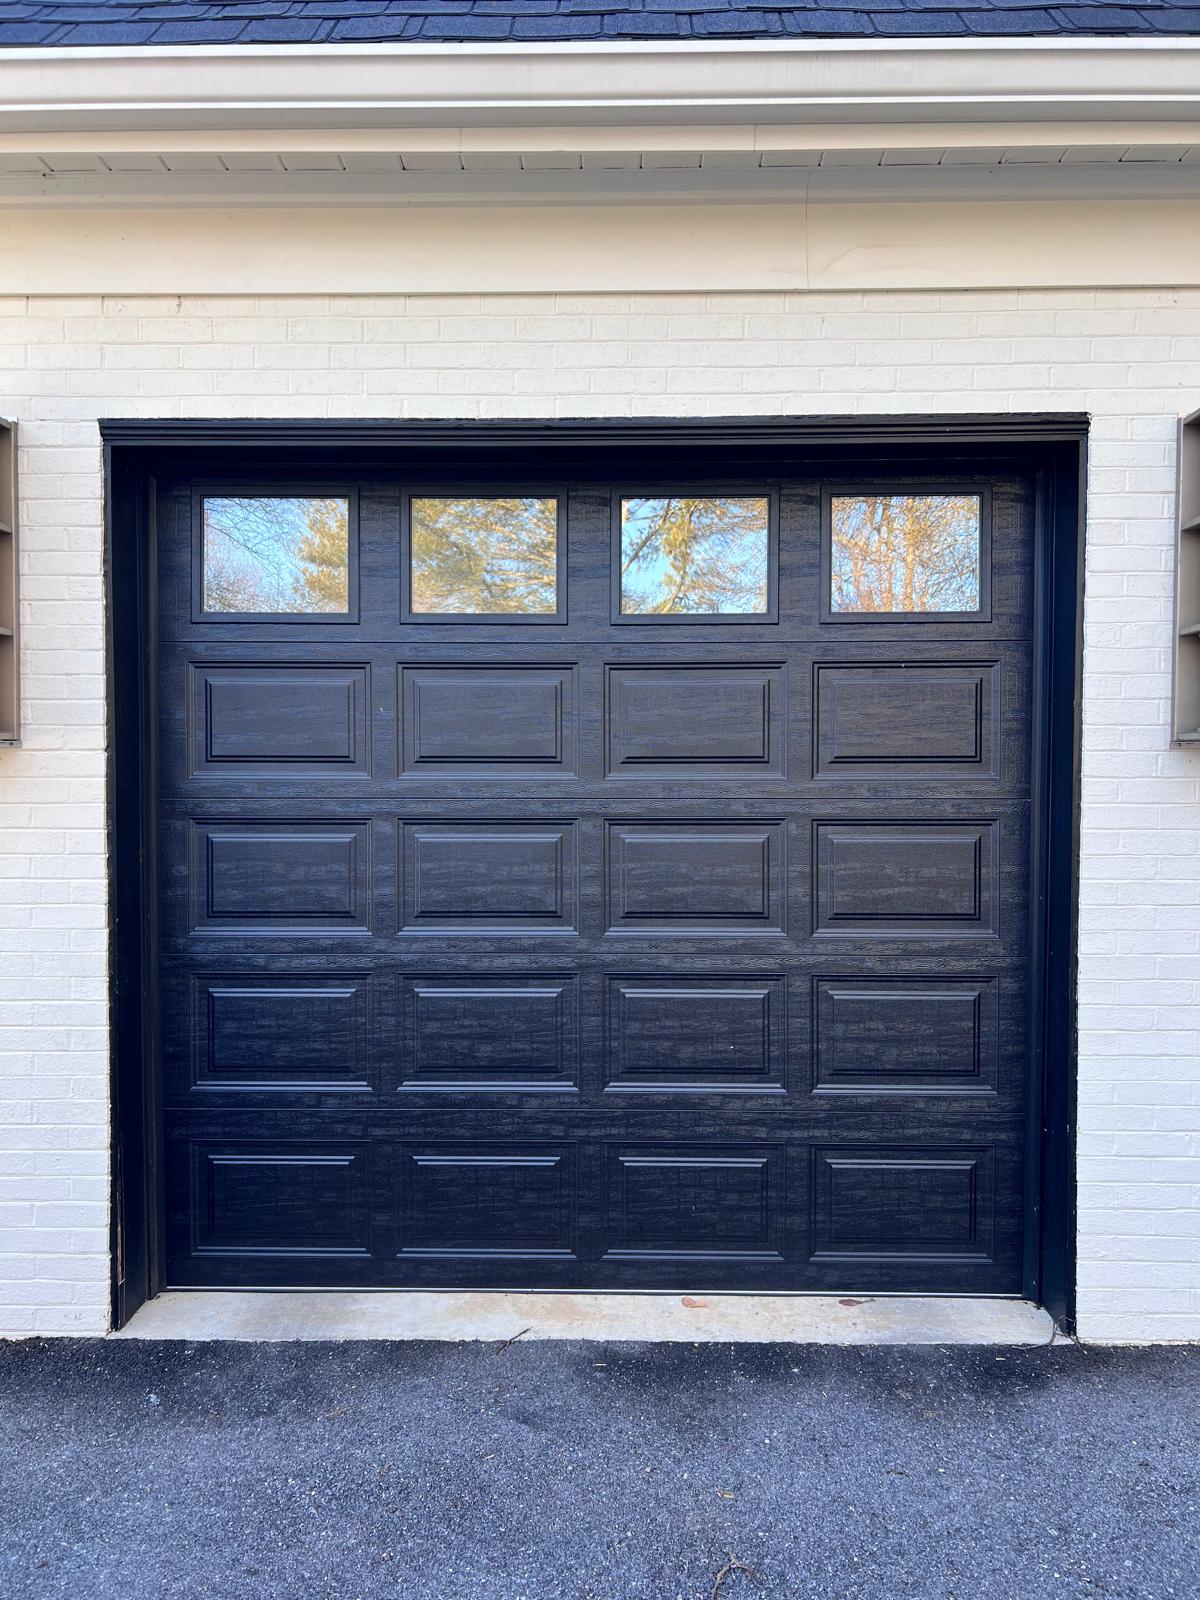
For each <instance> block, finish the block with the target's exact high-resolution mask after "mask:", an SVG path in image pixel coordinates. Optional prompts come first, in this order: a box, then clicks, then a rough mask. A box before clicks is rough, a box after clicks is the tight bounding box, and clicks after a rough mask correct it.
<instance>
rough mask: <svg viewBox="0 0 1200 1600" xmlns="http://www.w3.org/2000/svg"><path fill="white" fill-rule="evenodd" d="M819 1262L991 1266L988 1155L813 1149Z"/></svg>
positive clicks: (991, 1205) (865, 1148) (815, 1241)
mask: <svg viewBox="0 0 1200 1600" xmlns="http://www.w3.org/2000/svg"><path fill="white" fill-rule="evenodd" d="M812 1162H813V1197H812V1198H813V1211H812V1217H813V1221H812V1228H813V1235H812V1237H813V1259H814V1260H843V1259H854V1260H859V1261H862V1260H872V1261H903V1260H940V1261H986V1260H989V1259H990V1258H991V1253H992V1236H993V1220H994V1219H993V1210H994V1203H995V1202H994V1180H993V1172H992V1167H993V1161H992V1153H991V1151H990V1150H979V1149H975V1150H897V1149H883V1148H872V1147H868V1146H860V1147H858V1148H855V1149H849V1148H846V1149H832V1148H829V1147H826V1148H823V1149H815V1150H814V1151H813V1152H812Z"/></svg>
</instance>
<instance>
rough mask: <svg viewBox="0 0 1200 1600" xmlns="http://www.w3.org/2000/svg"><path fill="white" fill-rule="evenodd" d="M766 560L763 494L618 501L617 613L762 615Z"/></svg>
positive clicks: (766, 524) (767, 525)
mask: <svg viewBox="0 0 1200 1600" xmlns="http://www.w3.org/2000/svg"><path fill="white" fill-rule="evenodd" d="M770 560H771V548H770V501H769V500H768V499H767V497H766V495H761V496H748V497H733V496H726V495H722V496H713V495H706V496H696V497H693V496H687V495H669V496H663V497H661V498H658V499H632V498H631V499H628V500H622V501H621V613H622V615H624V616H670V615H675V614H678V613H683V614H685V615H688V614H691V615H697V616H705V615H708V616H711V615H723V616H728V615H736V616H747V615H765V613H766V611H767V608H768V588H769V582H768V575H769V571H770Z"/></svg>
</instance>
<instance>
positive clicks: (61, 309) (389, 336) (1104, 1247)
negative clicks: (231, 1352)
mask: <svg viewBox="0 0 1200 1600" xmlns="http://www.w3.org/2000/svg"><path fill="white" fill-rule="evenodd" d="M1197 405H1200V292H1197V291H1187V292H1178V293H1176V292H1170V291H1164V290H1128V291H1111V290H1106V291H1091V290H1070V291H1067V290H1061V291H1057V290H1056V291H1041V292H1031V291H1012V292H996V293H981V292H970V293H959V294H937V293H903V294H900V293H879V294H865V295H861V294H853V295H851V294H838V295H832V294H826V295H796V294H787V295H784V294H778V295H772V294H753V295H749V294H738V295H708V296H688V295H648V296H629V295H601V296H580V295H569V296H555V297H551V296H539V295H527V296H502V297H480V296H462V297H454V298H435V297H431V296H424V297H410V298H408V299H403V298H399V297H396V298H388V297H339V296H318V297H308V298H298V297H295V298H283V299H262V298H259V299H250V298H232V297H222V298H212V299H200V298H196V297H188V298H184V299H176V298H173V297H169V298H154V299H150V298H141V299H137V298H134V299H119V298H117V299H114V298H107V299H100V298H95V299H66V298H38V297H32V298H29V299H28V300H26V299H9V300H3V301H0V411H4V412H6V413H8V414H12V415H15V416H17V417H18V418H19V419H20V421H21V425H22V436H21V446H22V447H21V463H20V465H21V474H22V482H21V488H22V538H23V546H22V568H23V576H22V583H23V592H22V626H23V629H24V673H25V678H24V685H25V718H26V721H25V748H24V749H23V750H21V751H19V752H0V880H2V887H0V1002H2V1009H0V1331H3V1332H9V1333H21V1332H47V1333H49V1332H55V1333H64V1332H98V1331H100V1330H102V1329H103V1328H104V1327H105V1326H106V1323H107V1315H108V1312H107V1306H108V1289H107V1279H108V1260H107V1251H108V1216H107V1203H106V1183H107V1177H106V1168H107V1154H106V1152H107V1142H108V1132H107V1104H106V1086H107V1070H108V1068H107V1056H106V1047H107V1038H106V1020H107V1019H106V1010H105V963H106V949H105V903H104V901H105V885H104V820H105V819H104V794H103V778H104V766H103V744H104V679H103V658H102V650H103V638H102V617H101V488H102V485H101V471H100V449H99V440H98V435H97V431H96V419H97V418H98V417H100V416H104V415H126V416H131V415H138V416H147V417H178V416H190V415H200V416H213V415H229V416H247V415H249V416H260V417H270V416H275V417H281V416H307V417H322V416H330V417H334V416H400V417H405V416H408V417H417V416H467V417H475V416H480V417H488V416H509V417H517V416H529V417H537V416H583V415H614V414H626V415H629V414H645V415H649V414H657V415H674V416H684V415H702V414H713V413H741V414H754V413H760V412H798V413H803V412H860V413H871V412H900V411H918V412H920V411H940V412H955V411H1007V410H1021V411H1037V410H1070V411H1087V412H1090V413H1091V414H1092V416H1093V417H1094V431H1093V437H1092V452H1091V475H1090V487H1089V523H1088V560H1087V600H1086V613H1085V625H1086V654H1085V687H1084V754H1083V818H1082V839H1083V843H1082V910H1081V926H1080V938H1081V971H1080V1028H1081V1034H1080V1045H1081V1048H1080V1088H1079V1097H1080V1160H1079V1184H1080V1188H1079V1199H1080V1226H1079V1249H1080V1267H1079V1282H1080V1296H1079V1311H1080V1324H1081V1329H1082V1331H1083V1333H1084V1334H1085V1336H1088V1337H1091V1338H1096V1339H1180V1338H1200V913H1198V910H1197V899H1198V898H1200V850H1198V848H1197V847H1198V845H1200V756H1194V755H1191V754H1188V753H1184V752H1178V751H1171V750H1170V749H1168V746H1167V737H1168V698H1169V694H1170V645H1171V540H1172V525H1171V516H1172V494H1173V487H1174V484H1173V480H1174V459H1173V458H1174V434H1175V418H1176V416H1177V414H1178V413H1179V412H1180V411H1181V410H1186V409H1192V408H1195V407H1196V406H1197Z"/></svg>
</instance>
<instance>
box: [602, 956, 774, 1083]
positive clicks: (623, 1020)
mask: <svg viewBox="0 0 1200 1600" xmlns="http://www.w3.org/2000/svg"><path fill="white" fill-rule="evenodd" d="M783 1028H784V1002H783V979H782V978H777V977H771V978H750V977H741V976H740V975H739V976H738V977H729V978H677V977H675V976H673V975H671V976H668V975H666V974H664V975H662V976H649V975H647V976H638V977H610V978H609V979H608V1028H607V1039H606V1058H605V1088H607V1089H609V1090H611V1091H613V1092H624V1091H638V1090H654V1091H658V1092H663V1091H667V1092H669V1091H672V1090H677V1091H683V1092H687V1091H696V1090H724V1089H760V1090H762V1089H766V1090H770V1089H776V1090H781V1089H782V1088H783V1072H784V1049H783Z"/></svg>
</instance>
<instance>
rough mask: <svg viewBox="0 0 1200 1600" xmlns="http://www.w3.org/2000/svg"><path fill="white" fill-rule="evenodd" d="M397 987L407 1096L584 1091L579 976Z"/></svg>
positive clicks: (474, 976)
mask: <svg viewBox="0 0 1200 1600" xmlns="http://www.w3.org/2000/svg"><path fill="white" fill-rule="evenodd" d="M399 983H400V1015H401V1035H400V1041H399V1052H398V1057H399V1060H398V1074H399V1075H398V1083H399V1087H400V1088H401V1089H403V1090H405V1091H421V1090H426V1091H441V1090H455V1091H458V1092H460V1093H464V1094H490V1093H498V1092H507V1093H516V1092H519V1091H522V1090H525V1091H533V1092H540V1091H545V1090H565V1091H568V1092H575V1091H576V1090H577V1089H578V1087H579V994H578V988H579V980H578V977H577V976H576V975H575V974H573V973H553V972H545V973H537V974H529V973H524V972H517V973H514V972H508V971H496V970H491V971H482V972H479V971H477V972H464V973H452V974H447V973H430V974H417V975H410V974H407V973H402V974H401V975H400V979H399ZM589 1020H590V1019H589Z"/></svg>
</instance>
